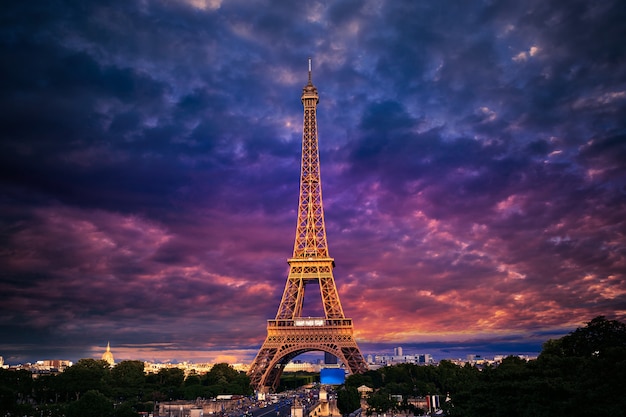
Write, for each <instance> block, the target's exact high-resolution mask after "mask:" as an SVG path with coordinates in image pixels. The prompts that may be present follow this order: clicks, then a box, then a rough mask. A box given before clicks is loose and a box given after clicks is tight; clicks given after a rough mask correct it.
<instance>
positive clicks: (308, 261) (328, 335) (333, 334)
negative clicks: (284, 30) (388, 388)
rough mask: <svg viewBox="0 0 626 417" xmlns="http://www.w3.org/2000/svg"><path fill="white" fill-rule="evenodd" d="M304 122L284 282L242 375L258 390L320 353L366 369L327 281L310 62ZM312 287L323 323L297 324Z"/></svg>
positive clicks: (355, 369)
mask: <svg viewBox="0 0 626 417" xmlns="http://www.w3.org/2000/svg"><path fill="white" fill-rule="evenodd" d="M301 100H302V105H303V106H304V122H303V129H302V165H301V173H300V197H299V203H298V221H297V226H296V240H295V244H294V249H293V256H292V257H291V258H290V259H289V260H288V261H287V262H288V263H289V276H288V277H287V282H286V284H285V290H284V291H283V296H282V299H281V301H280V305H279V306H278V313H277V314H276V319H275V320H268V322H267V338H266V340H265V342H264V343H263V346H261V349H260V350H259V353H258V354H257V356H256V358H255V359H254V362H253V363H252V365H251V366H250V369H249V371H248V375H249V376H250V381H251V384H252V385H253V386H254V387H255V388H256V389H258V390H269V389H272V388H276V386H278V383H279V380H280V375H281V374H282V371H283V368H284V367H285V365H286V364H287V363H289V361H290V360H291V359H293V358H295V357H296V356H298V355H300V354H302V353H305V352H309V351H323V352H327V353H330V354H332V355H334V356H336V357H337V358H338V359H339V360H340V361H341V362H342V363H343V364H344V365H345V366H346V368H347V369H348V370H349V371H350V372H351V373H360V372H364V371H366V370H367V364H366V363H365V360H364V359H363V355H362V354H361V351H360V350H359V347H358V346H357V344H356V341H355V340H354V337H353V328H352V319H349V318H346V317H345V316H344V313H343V308H342V307H341V302H340V301H339V294H338V293H337V287H336V285H335V279H334V277H333V268H334V266H335V260H334V259H333V258H331V257H330V256H329V254H328V244H327V242H326V227H325V224H324V207H323V204H322V181H321V175H320V160H319V147H318V137H317V115H316V112H317V104H318V103H319V95H318V93H317V88H316V87H315V86H314V85H313V81H312V74H311V59H310V58H309V79H308V83H307V84H306V85H305V86H304V88H303V89H302V97H301ZM312 283H315V284H318V285H319V288H320V294H321V298H322V305H323V308H324V317H319V318H310V317H308V318H303V317H302V309H303V304H304V293H305V288H306V285H307V284H312Z"/></svg>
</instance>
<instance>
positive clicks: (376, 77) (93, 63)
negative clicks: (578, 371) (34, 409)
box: [0, 0, 626, 363]
mask: <svg viewBox="0 0 626 417" xmlns="http://www.w3.org/2000/svg"><path fill="white" fill-rule="evenodd" d="M0 14H1V15H2V17H3V21H4V22H5V24H3V26H2V29H0V34H1V35H0V48H1V49H0V51H1V52H2V55H3V60H2V61H3V62H2V64H0V65H1V66H0V68H2V75H3V76H2V77H0V83H2V90H1V93H0V109H1V111H0V115H1V116H0V118H1V120H2V122H1V123H0V129H1V138H2V139H1V142H0V147H1V148H2V151H1V152H0V172H1V174H0V179H1V180H0V197H1V198H2V204H0V225H1V226H2V234H1V236H2V237H1V242H2V243H1V246H0V249H1V251H0V356H3V357H4V361H5V362H6V363H20V362H22V363H23V362H30V361H33V360H37V359H80V358H82V357H99V354H101V353H102V352H99V351H98V349H101V348H102V346H106V343H107V342H110V343H111V346H112V348H113V349H114V350H115V351H116V352H119V353H116V354H115V357H116V359H117V358H118V357H120V358H125V357H129V358H136V359H141V360H151V359H152V360H157V361H161V362H165V361H167V360H178V361H185V360H187V361H193V362H203V361H207V362H209V361H212V362H228V363H238V362H250V361H251V360H252V359H253V358H254V355H255V354H256V352H257V351H258V349H259V347H260V346H261V343H262V342H263V339H264V337H265V334H266V320H267V319H271V318H274V317H275V314H276V306H277V305H278V302H279V300H280V297H281V293H282V290H283V288H284V283H285V279H286V277H287V272H288V266H287V263H286V260H287V258H289V256H290V255H291V253H292V251H293V244H294V232H295V229H296V219H297V202H298V181H299V174H300V166H299V164H300V155H301V154H300V151H301V140H302V137H301V135H302V105H301V103H300V93H301V91H302V87H303V86H304V85H305V84H306V82H307V69H308V68H307V58H308V57H312V60H313V61H312V62H313V68H312V76H313V82H314V84H315V86H316V87H317V88H318V91H319V95H320V102H319V105H318V107H317V120H318V130H319V142H320V161H321V177H322V183H323V193H324V208H325V216H326V230H327V234H328V246H329V251H330V256H331V257H333V258H335V260H336V268H335V270H334V276H335V280H336V285H337V288H338V291H339V294H340V297H341V299H342V304H343V308H344V310H345V312H346V316H347V317H351V318H352V319H353V320H354V329H355V338H356V340H357V342H358V344H359V346H360V347H361V349H362V350H363V352H364V354H367V353H369V352H375V351H389V350H391V349H393V347H395V346H403V347H404V350H405V351H421V352H423V353H433V354H434V356H438V357H442V356H445V355H446V354H448V353H450V354H451V355H453V354H454V353H460V352H463V354H462V355H460V357H463V356H464V355H465V353H477V354H483V355H487V354H489V353H492V354H507V353H510V354H531V353H538V352H539V350H540V349H541V344H542V343H544V342H545V341H547V340H548V339H550V338H558V337H561V336H563V335H565V334H567V333H569V332H570V331H572V330H574V329H575V328H576V327H581V326H583V325H584V324H585V323H586V322H588V321H590V320H591V319H592V318H594V317H596V316H599V315H604V316H606V317H607V318H609V319H618V320H621V321H624V320H625V319H626V276H625V275H626V274H625V271H626V239H625V233H626V223H625V221H624V219H623V217H624V216H623V213H624V212H625V208H626V163H625V162H624V161H626V123H625V121H626V63H625V62H624V57H625V56H626V53H625V51H624V46H623V45H622V43H623V41H622V39H623V38H624V36H625V35H626V28H625V27H624V25H623V21H624V18H626V8H625V7H624V6H622V5H621V4H620V3H619V2H617V1H607V2H603V3H602V4H589V2H585V1H572V2H569V3H568V4H563V5H559V4H546V3H545V2H541V1H538V0H532V1H530V2H526V3H524V4H519V3H516V2H513V1H510V0H505V1H501V2H497V3H494V2H489V1H485V2H482V3H480V4H462V3H455V4H450V5H448V7H445V6H444V5H442V4H440V2H436V1H426V2H418V3H415V2H378V1H364V2H360V1H352V0H351V1H338V2H333V3H332V4H331V3H327V2H323V1H312V2H305V3H296V4H290V3H289V4H287V3H286V4H281V3H279V2H272V1H265V0H263V1H261V0H259V1H256V0H254V1H247V2H245V3H243V2H241V3H240V2H238V1H228V0H178V1H169V2H159V1H153V2H146V1H123V2H122V1H118V2H110V3H108V4H107V5H102V4H99V2H95V1H94V2H90V1H85V2H80V4H68V3H66V2H57V1H51V2H46V4H35V3H24V4H11V5H9V6H7V7H5V8H4V9H3V10H2V11H1V12H0ZM307 300H308V299H307ZM306 308H308V307H307V306H305V309H306ZM309 312H310V315H311V316H316V315H318V314H319V310H316V309H315V308H314V307H313V308H312V309H311V310H309ZM439 351H440V352H441V355H439V354H438V353H437V352H439ZM451 357H454V356H451Z"/></svg>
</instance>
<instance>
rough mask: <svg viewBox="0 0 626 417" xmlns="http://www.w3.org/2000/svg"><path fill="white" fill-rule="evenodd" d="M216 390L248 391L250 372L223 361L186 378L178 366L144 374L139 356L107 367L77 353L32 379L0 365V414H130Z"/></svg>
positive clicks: (207, 395)
mask: <svg viewBox="0 0 626 417" xmlns="http://www.w3.org/2000/svg"><path fill="white" fill-rule="evenodd" d="M219 394H240V395H250V394H252V388H251V387H250V378H248V377H247V376H246V374H245V373H243V372H238V371H236V370H235V369H233V367H232V366H230V365H228V364H225V363H221V364H216V365H214V366H213V367H212V368H211V370H210V371H209V372H208V373H206V374H203V375H196V374H190V375H188V376H187V377H186V378H185V375H184V372H183V370H182V369H178V368H164V369H161V370H160V371H159V372H158V373H156V374H146V373H144V364H143V362H140V361H123V362H120V363H118V364H116V365H115V366H114V367H110V366H109V364H108V363H107V362H106V361H103V360H95V359H81V360H79V361H78V362H77V363H75V364H74V365H72V366H71V367H69V368H67V369H66V370H65V371H64V372H63V373H60V374H58V375H41V376H39V377H38V378H35V379H33V378H32V376H31V373H30V371H26V370H19V371H13V370H5V369H0V417H4V416H6V415H18V416H37V417H45V416H48V417H57V416H59V417H60V416H66V417H75V416H76V417H89V416H94V417H126V416H129V417H130V416H132V417H136V416H137V413H138V412H140V411H147V412H150V411H152V410H153V408H154V402H155V401H159V402H161V401H171V400H179V399H186V400H195V399H196V398H199V397H200V398H213V397H216V396H217V395H219Z"/></svg>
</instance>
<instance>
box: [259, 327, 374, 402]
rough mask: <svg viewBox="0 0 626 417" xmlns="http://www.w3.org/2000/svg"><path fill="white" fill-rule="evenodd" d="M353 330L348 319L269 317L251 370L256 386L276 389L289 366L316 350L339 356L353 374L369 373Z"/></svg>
mask: <svg viewBox="0 0 626 417" xmlns="http://www.w3.org/2000/svg"><path fill="white" fill-rule="evenodd" d="M301 323H304V325H302V324H301ZM306 323H315V325H306ZM352 333H353V328H352V320H351V319H346V318H343V319H325V318H307V319H301V320H297V319H296V320H268V324H267V338H266V339H265V342H264V343H263V346H261V349H260V350H259V353H258V354H257V356H256V359H255V360H254V362H253V363H252V366H251V368H250V369H249V371H248V375H249V376H250V382H251V384H252V386H253V387H255V388H256V389H257V390H258V391H261V392H270V391H273V390H275V389H276V388H277V387H278V384H279V382H280V376H281V375H282V373H283V369H284V368H285V366H286V365H287V364H288V363H289V362H290V361H291V360H292V359H294V358H295V357H296V356H298V355H301V354H303V353H305V352H312V351H323V352H328V353H330V354H332V355H334V356H336V357H337V358H338V359H339V361H341V363H343V364H344V365H345V366H346V368H347V369H348V371H349V372H350V373H351V374H353V373H362V372H365V371H366V370H367V364H366V362H365V360H364V359H363V356H362V355H361V351H360V350H359V347H358V346H357V344H356V341H355V340H354V336H353V334H352Z"/></svg>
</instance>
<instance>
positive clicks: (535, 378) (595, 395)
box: [339, 316, 626, 417]
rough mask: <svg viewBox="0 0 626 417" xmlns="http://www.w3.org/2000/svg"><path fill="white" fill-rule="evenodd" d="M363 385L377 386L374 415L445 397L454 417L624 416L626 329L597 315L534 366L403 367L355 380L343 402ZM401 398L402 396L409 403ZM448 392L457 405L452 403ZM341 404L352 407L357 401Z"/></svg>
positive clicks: (546, 348) (553, 343)
mask: <svg viewBox="0 0 626 417" xmlns="http://www.w3.org/2000/svg"><path fill="white" fill-rule="evenodd" d="M361 385H367V386H369V387H371V388H373V389H374V392H373V393H372V394H371V395H370V397H369V398H368V400H367V403H368V406H369V410H368V413H379V414H382V413H385V412H388V411H392V412H415V413H416V414H420V413H421V412H424V411H426V410H418V409H416V408H415V407H414V406H412V405H410V404H409V403H408V402H407V398H409V397H418V396H426V395H439V396H440V401H441V408H442V409H443V410H444V412H445V413H446V414H447V415H449V416H463V417H485V416H489V417H500V416H502V417H516V416H520V417H521V416H524V417H525V416H529V417H530V416H532V417H544V416H545V417H548V416H549V417H555V416H567V417H576V416H623V415H626V325H625V324H623V323H621V322H618V321H615V320H606V319H605V318H604V317H602V316H600V317H596V318H594V319H593V320H591V321H590V322H589V323H587V325H586V326H585V327H583V328H579V329H577V330H575V331H574V332H572V333H570V334H568V335H566V336H564V337H562V338H560V339H556V340H549V341H548V342H546V343H545V344H544V345H543V348H542V351H541V353H540V355H539V356H538V358H537V359H536V360H532V361H525V360H522V359H520V358H518V357H513V356H511V357H508V358H506V359H504V360H503V361H502V363H501V364H500V365H498V366H488V367H486V368H485V369H482V370H479V369H478V368H476V367H474V366H470V365H465V366H458V365H455V364H453V363H451V362H449V361H442V362H440V363H439V365H438V366H417V365H412V364H401V365H396V366H391V367H384V368H380V369H378V370H375V371H368V372H366V373H365V374H362V375H351V376H349V377H348V378H347V379H346V384H345V391H344V392H343V393H342V392H340V393H339V394H340V396H339V399H341V400H343V401H350V399H351V398H354V394H355V392H356V388H357V387H359V386H361ZM394 395H401V396H402V401H400V402H398V401H397V400H396V399H397V398H399V397H393V396H394ZM448 395H449V398H450V401H445V399H446V398H447V397H448ZM342 406H343V407H344V408H345V409H346V410H349V409H350V408H351V407H354V403H348V404H346V405H343V404H342ZM357 408H358V407H357ZM354 409H356V408H352V410H351V411H353V410H354Z"/></svg>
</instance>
